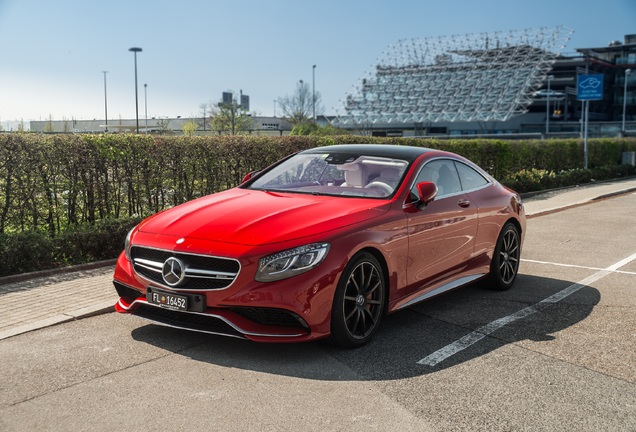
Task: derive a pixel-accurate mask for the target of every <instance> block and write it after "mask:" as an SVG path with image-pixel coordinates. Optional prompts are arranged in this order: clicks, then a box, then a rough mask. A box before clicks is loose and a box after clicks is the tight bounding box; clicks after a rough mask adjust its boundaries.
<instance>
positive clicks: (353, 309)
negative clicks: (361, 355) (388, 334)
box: [331, 252, 386, 348]
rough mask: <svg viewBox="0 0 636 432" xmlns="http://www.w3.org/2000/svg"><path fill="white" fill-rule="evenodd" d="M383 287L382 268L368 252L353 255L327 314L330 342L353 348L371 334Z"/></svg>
mask: <svg viewBox="0 0 636 432" xmlns="http://www.w3.org/2000/svg"><path fill="white" fill-rule="evenodd" d="M385 295H386V286H385V282H384V274H383V271H382V266H381V265H380V263H379V262H378V260H377V259H376V258H375V257H374V256H373V255H371V254H370V253H368V252H362V253H360V254H358V255H356V256H355V257H354V258H353V259H352V260H351V261H350V262H349V264H348V265H347V267H346V268H345V270H344V272H343V273H342V276H341V278H340V281H339V282H338V287H337V288H336V294H335V296H334V301H333V306H332V310H331V341H332V342H333V343H334V344H336V345H339V346H342V347H348V348H353V347H357V346H361V345H364V344H365V343H367V342H368V341H369V340H370V339H371V338H372V337H373V335H374V334H375V332H376V331H377V329H378V326H379V324H380V320H381V319H382V314H383V313H384V299H385Z"/></svg>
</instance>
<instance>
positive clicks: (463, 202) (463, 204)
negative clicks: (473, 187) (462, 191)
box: [457, 199, 470, 208]
mask: <svg viewBox="0 0 636 432" xmlns="http://www.w3.org/2000/svg"><path fill="white" fill-rule="evenodd" d="M457 204H458V205H459V206H460V207H464V208H466V207H470V201H468V200H466V199H461V200H459V201H458V202H457Z"/></svg>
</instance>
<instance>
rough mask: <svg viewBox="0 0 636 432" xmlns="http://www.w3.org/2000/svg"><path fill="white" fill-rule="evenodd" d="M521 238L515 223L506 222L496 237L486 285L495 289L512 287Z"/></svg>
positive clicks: (515, 276)
mask: <svg viewBox="0 0 636 432" xmlns="http://www.w3.org/2000/svg"><path fill="white" fill-rule="evenodd" d="M520 256H521V238H520V237H519V230H518V229H517V227H516V225H515V224H513V223H511V222H508V223H506V224H505V225H504V227H503V228H502V229H501V232H500V233H499V237H498V238H497V245H496V246H495V252H494V253H493V257H492V262H491V263H490V274H489V276H488V279H487V287H488V288H489V289H493V290H496V291H506V290H509V289H510V288H512V286H513V285H514V283H515V281H516V280H517V274H518V273H519V259H520Z"/></svg>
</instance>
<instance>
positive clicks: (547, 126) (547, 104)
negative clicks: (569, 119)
mask: <svg viewBox="0 0 636 432" xmlns="http://www.w3.org/2000/svg"><path fill="white" fill-rule="evenodd" d="M552 78H554V76H552V75H548V94H547V96H546V102H545V137H546V138H548V133H549V132H550V83H551V82H552Z"/></svg>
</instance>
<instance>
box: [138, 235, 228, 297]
mask: <svg viewBox="0 0 636 432" xmlns="http://www.w3.org/2000/svg"><path fill="white" fill-rule="evenodd" d="M130 255H131V258H132V261H133V267H134V269H135V272H136V273H137V274H139V275H141V276H142V277H144V278H145V279H148V280H150V281H152V282H155V283H157V284H160V285H163V286H168V285H167V284H166V282H165V281H164V279H163V276H162V273H161V272H162V269H163V264H164V263H165V261H166V260H167V259H168V258H170V257H174V258H178V259H179V260H180V261H181V262H183V263H184V264H185V267H186V269H185V272H186V277H185V279H184V280H183V282H182V283H181V284H179V285H178V286H172V288H177V289H192V290H214V289H222V288H227V287H228V286H230V285H231V284H232V282H234V280H235V279H236V276H238V273H239V270H240V265H239V263H238V261H236V260H233V259H228V258H218V257H212V256H206V255H193V254H186V253H178V252H172V251H165V250H159V249H151V248H144V247H140V246H133V247H132V248H131V250H130Z"/></svg>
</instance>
